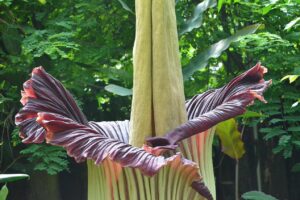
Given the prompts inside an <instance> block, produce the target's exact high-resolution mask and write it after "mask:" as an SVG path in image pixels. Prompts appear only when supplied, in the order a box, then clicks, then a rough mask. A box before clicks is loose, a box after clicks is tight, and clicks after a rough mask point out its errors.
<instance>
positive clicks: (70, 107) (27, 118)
mask: <svg viewBox="0 0 300 200" xmlns="http://www.w3.org/2000/svg"><path fill="white" fill-rule="evenodd" d="M23 88H24V90H23V91H21V94H22V99H21V103H22V104H23V105H24V107H23V108H22V109H21V110H20V111H19V112H18V113H17V115H16V117H15V123H16V125H17V126H18V127H19V128H20V137H21V138H23V140H22V142H23V143H42V142H43V141H44V139H45V134H46V132H45V129H44V128H43V127H41V126H40V125H39V124H37V122H36V118H37V113H39V112H49V113H57V114H60V115H62V116H66V117H68V118H70V119H73V120H75V121H77V122H79V123H82V124H88V121H87V119H86V118H85V116H84V114H83V113H82V112H81V111H80V109H79V107H78V106H77V104H76V102H75V100H74V99H73V97H72V95H71V94H70V92H68V91H67V90H66V89H65V88H64V87H63V85H62V84H61V83H60V82H59V81H58V80H56V79H55V78H54V77H52V76H51V75H50V74H48V73H46V71H45V70H44V69H43V68H42V67H36V68H34V69H33V70H32V73H31V79H29V80H28V81H26V82H25V83H24V84H23Z"/></svg>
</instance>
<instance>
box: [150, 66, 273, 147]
mask: <svg viewBox="0 0 300 200" xmlns="http://www.w3.org/2000/svg"><path fill="white" fill-rule="evenodd" d="M266 72H267V69H266V68H265V67H263V66H261V64H260V63H258V64H256V65H255V66H254V67H252V68H251V69H249V70H248V71H246V72H245V73H243V74H241V75H239V76H237V77H236V78H234V79H233V80H232V81H230V82H229V83H228V84H227V85H225V86H224V87H222V88H219V89H216V90H211V91H208V92H205V93H203V94H200V95H196V96H194V97H193V98H192V99H191V100H189V101H187V103H186V107H187V112H188V118H189V121H188V122H186V123H184V124H182V125H181V126H179V127H177V128H176V129H174V130H172V131H170V132H168V133H167V134H166V135H165V136H163V137H153V138H148V139H147V143H148V144H149V145H150V146H152V147H157V148H159V147H160V148H165V147H169V146H170V145H176V144H177V143H178V142H180V141H182V140H183V139H186V138H189V137H191V136H192V135H195V134H198V133H201V132H203V131H205V130H207V129H209V128H211V127H213V126H214V125H216V124H218V123H219V122H222V121H225V120H227V119H230V118H233V117H236V116H238V115H240V114H243V113H244V112H245V111H246V109H245V108H246V107H247V106H248V105H251V104H253V102H254V100H255V99H256V98H257V99H259V100H260V101H262V102H265V103H266V101H265V99H264V98H263V96H262V95H263V92H264V91H265V90H266V89H267V88H268V86H269V85H270V84H271V83H272V81H271V80H270V81H265V80H264V79H263V75H264V73H266Z"/></svg>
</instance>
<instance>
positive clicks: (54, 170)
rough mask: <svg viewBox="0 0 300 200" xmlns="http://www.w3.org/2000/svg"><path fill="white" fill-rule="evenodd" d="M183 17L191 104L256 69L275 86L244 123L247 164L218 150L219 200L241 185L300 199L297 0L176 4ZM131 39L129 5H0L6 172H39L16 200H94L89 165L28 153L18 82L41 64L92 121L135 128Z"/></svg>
mask: <svg viewBox="0 0 300 200" xmlns="http://www.w3.org/2000/svg"><path fill="white" fill-rule="evenodd" d="M176 10H177V19H178V32H179V34H180V52H181V57H182V66H183V72H184V77H185V94H186V97H187V98H190V97H192V96H193V95H195V94H198V93H201V92H203V91H206V90H208V89H210V88H216V87H220V86H221V85H223V84H225V83H226V82H228V81H229V80H230V79H231V78H233V77H234V76H236V75H238V74H240V73H241V72H243V71H245V70H246V69H248V68H249V67H251V66H253V65H254V64H255V63H256V62H257V61H261V62H262V64H263V65H264V66H267V67H268V69H269V73H268V74H267V76H266V79H272V80H273V85H272V87H271V88H270V89H269V90H268V91H267V93H266V95H265V98H266V100H267V101H268V102H269V103H268V104H261V103H259V102H257V104H256V105H255V106H252V107H250V108H249V110H250V111H251V112H248V113H247V114H246V115H244V116H243V117H240V118H238V123H239V130H240V131H241V132H242V139H243V141H244V144H245V151H246V153H245V154H244V156H243V157H242V158H241V159H240V160H239V161H236V160H234V159H232V158H230V157H228V156H227V155H225V154H224V153H222V145H221V143H220V141H219V139H218V138H216V140H215V145H214V162H215V173H216V179H217V191H218V192H217V193H218V194H217V195H218V199H224V200H226V199H228V200H230V199H234V195H235V191H236V188H235V186H234V185H235V182H237V181H239V184H238V185H239V193H240V194H242V193H244V192H247V191H250V190H262V191H264V192H266V193H269V194H272V195H273V196H276V197H277V198H278V199H290V200H293V199H294V200H296V199H299V198H300V191H299V189H298V187H299V186H298V185H299V184H300V176H299V172H300V157H299V149H300V105H299V106H298V102H299V101H300V93H299V91H300V84H299V80H298V79H297V78H298V75H300V54H299V53H300V46H299V45H300V1H299V0H262V1H260V0H251V1H250V0H249V1H248V0H219V1H214V0H205V1H203V2H201V1H198V0H177V5H176ZM253 24H261V25H260V26H259V25H257V26H255V27H254V26H250V25H253ZM245 27H246V29H245ZM256 29H257V30H256ZM239 30H242V31H239ZM252 32H255V33H254V34H248V33H252ZM134 34H135V15H134V1H133V0H64V1H54V0H35V1H27V0H19V1H17V0H0V130H1V131H0V133H1V135H0V137H1V141H0V173H14V172H23V173H28V174H31V180H30V181H25V180H24V181H20V182H18V183H17V182H16V183H12V184H9V185H8V187H9V189H10V194H9V199H37V200H38V199H52V200H53V199H74V200H79V199H80V200H83V199H86V197H85V190H86V189H85V187H86V186H85V185H86V178H85V177H86V174H85V165H84V164H81V165H78V164H75V163H74V161H73V160H72V159H69V158H67V156H66V153H65V151H64V150H63V149H61V148H58V147H50V146H48V145H47V144H43V145H24V144H22V143H21V140H20V139H19V137H18V130H17V129H16V128H15V125H14V115H15V113H16V112H17V111H18V110H19V109H20V107H21V104H20V103H19V99H20V90H21V88H22V83H23V82H24V81H25V80H27V79H28V78H29V76H28V75H29V73H30V72H31V70H32V68H33V67H36V66H40V65H42V66H43V67H44V68H45V69H46V70H47V71H48V72H49V73H51V74H52V75H53V76H55V77H56V78H57V79H59V80H61V81H62V82H63V84H64V85H65V86H66V87H67V88H68V89H69V90H70V91H71V92H72V93H73V94H74V96H75V97H76V99H77V101H78V103H79V104H80V105H81V107H82V109H83V111H84V113H85V114H86V115H87V117H88V119H89V120H95V121H104V120H121V119H125V118H126V119H128V118H129V113H130V103H131V97H130V92H131V91H130V88H131V87H132V47H133V42H134ZM237 36H241V37H237ZM223 39H225V40H223ZM220 40H222V41H221V43H217V42H219V41H220ZM215 43H217V45H213V44H215ZM220 44H222V45H223V46H222V48H217V47H220ZM212 45H213V46H212ZM193 72H194V73H193ZM191 74H192V75H191ZM287 75H290V76H287ZM284 77H285V80H282V81H281V79H282V78H284ZM124 88H125V89H124ZM126 88H128V89H126ZM120 94H121V95H120ZM223 150H224V149H223ZM236 163H238V166H239V167H238V168H239V178H238V179H237V180H236V179H235V171H234V170H233V169H234V166H236Z"/></svg>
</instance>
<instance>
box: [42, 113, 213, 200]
mask: <svg viewBox="0 0 300 200" xmlns="http://www.w3.org/2000/svg"><path fill="white" fill-rule="evenodd" d="M37 122H38V123H39V124H40V125H41V126H43V127H44V128H45V129H46V130H47V134H46V140H47V142H48V143H50V144H52V145H56V146H62V147H64V148H65V149H66V150H67V152H68V155H69V156H71V157H74V158H75V160H76V161H77V162H81V161H84V160H86V159H92V160H94V161H95V164H96V165H97V164H101V163H102V162H103V161H104V160H105V159H110V160H111V161H114V162H117V163H119V164H121V166H122V167H131V168H138V169H139V170H141V172H142V173H143V174H145V175H147V176H153V175H155V174H157V173H158V171H159V170H160V169H161V168H162V167H164V166H172V164H173V163H174V162H176V163H178V162H179V163H180V164H179V165H178V166H177V167H178V168H182V167H183V168H189V169H190V170H189V172H190V173H192V174H194V175H193V177H192V180H191V182H190V183H189V184H190V185H191V186H192V188H194V189H195V190H196V191H197V192H199V193H200V194H201V195H202V196H204V197H205V198H207V199H209V200H211V199H212V195H211V194H210V192H209V190H208V189H207V187H205V185H204V183H203V182H202V178H201V177H200V175H199V173H198V167H197V165H196V164H195V163H194V162H192V161H190V160H187V159H184V158H182V156H181V154H180V153H177V154H176V155H173V156H171V157H168V158H164V157H163V156H155V155H153V154H151V153H148V152H147V151H145V149H147V150H148V151H150V152H151V150H149V149H150V148H151V147H147V146H145V147H144V149H141V148H137V147H133V146H131V145H129V144H126V143H124V142H121V141H119V140H116V139H113V138H107V137H106V136H103V135H102V134H99V132H97V131H95V130H94V129H92V128H89V127H87V126H85V125H82V124H79V123H77V122H75V121H73V120H71V119H69V118H66V117H63V116H60V115H57V114H51V113H38V117H37ZM108 123H110V122H108ZM103 126H105V122H104V123H103ZM114 130H117V129H114ZM187 175H188V174H187Z"/></svg>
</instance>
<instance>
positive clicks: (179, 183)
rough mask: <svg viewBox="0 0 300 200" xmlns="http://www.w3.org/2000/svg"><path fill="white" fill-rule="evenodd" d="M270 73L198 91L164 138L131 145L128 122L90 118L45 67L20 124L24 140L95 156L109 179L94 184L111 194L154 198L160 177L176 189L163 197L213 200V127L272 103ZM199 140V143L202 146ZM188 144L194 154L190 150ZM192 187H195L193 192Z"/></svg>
mask: <svg viewBox="0 0 300 200" xmlns="http://www.w3.org/2000/svg"><path fill="white" fill-rule="evenodd" d="M265 72H266V68H264V67H263V66H261V65H260V64H259V63H258V64H257V65H255V66H254V67H253V68H251V69H250V70H248V71H246V72H245V73H243V74H241V75H240V76H238V77H236V78H234V79H233V80H232V81H231V82H230V83H229V84H227V85H225V86H224V87H222V88H219V89H216V90H210V91H208V92H205V93H203V94H199V95H196V96H194V97H193V98H192V99H190V100H188V101H187V102H186V110H187V113H188V119H189V120H188V121H187V122H186V123H183V124H182V125H180V126H179V127H177V128H175V129H174V130H172V131H170V132H168V133H166V134H165V135H164V136H162V137H153V138H148V139H147V144H148V145H146V144H145V145H144V146H143V147H142V148H138V147H134V146H132V145H130V144H129V143H128V142H129V137H130V134H129V121H128V120H126V121H115V122H89V121H88V120H87V119H86V117H85V115H84V114H83V113H82V112H81V111H80V109H79V107H78V106H77V105H76V102H75V100H74V99H73V97H72V95H71V94H70V92H68V91H67V90H66V89H65V88H64V87H63V85H62V84H61V83H60V82H59V81H58V80H56V79H55V78H54V77H52V76H51V75H50V74H48V73H47V72H46V71H45V70H44V69H43V68H42V67H37V68H35V69H33V71H32V75H31V79H29V80H28V81H26V82H25V83H24V91H22V99H21V103H22V104H23V105H24V107H23V108H22V109H21V110H20V111H19V113H18V114H17V115H16V117H15V122H16V124H17V126H18V127H19V128H20V136H21V137H22V138H23V142H24V143H42V142H44V140H46V142H47V143H50V144H52V145H57V146H62V147H64V148H65V149H66V150H67V153H68V155H69V156H71V157H74V158H75V160H76V161H77V162H82V161H85V160H87V159H88V160H93V161H94V163H95V164H96V165H101V164H102V165H103V166H102V167H103V174H102V176H104V177H102V178H103V179H104V182H103V183H94V184H96V186H94V187H101V186H100V185H101V184H107V188H108V194H106V195H108V196H106V197H107V199H109V198H111V197H112V198H111V199H114V197H116V196H118V197H119V198H118V199H134V198H132V197H133V196H132V195H134V194H132V193H141V192H145V194H143V195H145V196H144V198H141V197H140V196H139V197H138V194H137V199H150V198H149V197H153V196H152V195H154V191H155V190H158V188H157V187H160V186H156V184H155V182H156V181H158V182H159V183H158V185H163V184H166V185H164V187H166V188H168V187H169V188H174V191H172V190H170V192H169V193H168V192H166V193H165V194H161V195H163V198H162V199H193V198H195V199H197V195H198V194H197V193H196V192H194V191H197V192H198V193H199V194H201V196H203V197H205V198H207V199H213V198H214V195H212V192H211V191H210V190H209V189H208V187H207V186H206V184H210V183H209V181H208V180H204V177H205V175H204V176H203V174H204V172H205V169H204V168H205V167H203V164H204V165H207V164H210V165H209V166H208V167H209V168H210V169H209V170H212V166H211V163H210V162H207V163H203V162H205V161H206V160H207V159H209V157H205V156H204V155H207V152H210V151H211V146H210V147H209V143H210V142H211V141H210V142H209V141H207V139H208V138H210V140H211V137H212V136H213V131H214V129H213V128H212V127H214V126H215V125H216V124H218V123H219V122H222V121H224V120H227V119H230V118H232V117H235V116H237V115H240V114H242V113H243V112H245V108H246V106H248V105H250V104H252V103H253V101H254V100H255V99H256V98H257V99H259V100H261V101H263V102H265V100H264V98H263V96H262V94H263V92H264V91H265V89H266V88H267V87H268V86H269V85H270V83H271V81H265V80H264V79H263V74H264V73H265ZM191 136H193V137H191ZM145 139H146V138H145ZM184 139H186V140H185V141H184V142H182V141H183V140H184ZM194 143H199V144H198V148H196V147H197V146H195V144H194ZM176 146H179V148H178V149H177V153H174V154H173V155H171V156H163V155H162V153H163V152H165V151H172V152H173V150H175V148H176ZM206 146H208V148H206ZM187 148H189V149H190V150H191V152H194V154H193V155H188V154H187ZM209 149H210V150H209ZM210 154H211V152H210ZM168 155H170V154H168ZM189 159H191V160H193V161H191V160H189ZM199 167H200V169H199ZM199 172H200V173H199ZM89 173H90V172H89ZM207 174H208V173H206V175H207ZM148 176H149V177H148ZM151 176H154V177H153V178H150V177H151ZM164 176H173V177H172V178H170V179H168V180H169V181H172V182H168V183H164V182H163V181H162V177H164ZM206 178H207V177H206ZM160 181H161V182H160ZM121 182H126V183H127V185H126V184H121ZM146 183H147V184H146ZM99 184H100V185H99ZM132 184H134V185H132ZM121 185H122V187H121ZM124 185H125V186H124ZM189 186H191V187H192V188H193V189H194V190H192V191H191V189H186V188H187V187H189ZM141 188H142V189H141ZM139 189H140V191H138V192H136V191H135V190H139ZM185 190H186V191H185ZM186 192H188V194H186ZM104 193H105V192H104ZM120 193H122V194H120ZM122 195H123V196H124V198H123V197H122ZM91 196H92V194H89V197H91ZM190 197H191V198H190ZM91 199H93V198H91ZM94 199H101V198H94Z"/></svg>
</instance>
